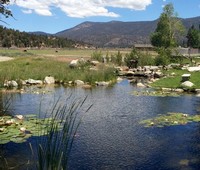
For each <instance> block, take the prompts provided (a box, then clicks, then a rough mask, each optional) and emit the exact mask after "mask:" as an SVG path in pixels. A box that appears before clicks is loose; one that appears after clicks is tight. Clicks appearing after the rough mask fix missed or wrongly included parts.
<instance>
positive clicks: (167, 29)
mask: <svg viewBox="0 0 200 170" xmlns="http://www.w3.org/2000/svg"><path fill="white" fill-rule="evenodd" d="M183 32H184V27H183V24H182V23H181V21H180V20H179V19H178V18H177V14H176V13H175V12H174V7H173V4H172V3H170V4H167V5H166V6H165V7H164V9H163V13H162V14H161V16H160V18H159V21H158V24H157V28H156V30H155V32H154V33H153V34H152V35H151V44H152V45H153V46H156V47H163V48H170V47H176V46H177V45H178V41H177V39H178V37H179V36H180V35H181V34H182V33H183Z"/></svg>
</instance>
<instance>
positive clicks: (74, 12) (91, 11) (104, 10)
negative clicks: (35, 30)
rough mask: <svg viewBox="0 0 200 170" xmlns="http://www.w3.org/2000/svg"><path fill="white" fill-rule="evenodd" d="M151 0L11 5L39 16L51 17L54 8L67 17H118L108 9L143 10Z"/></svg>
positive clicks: (15, 0)
mask: <svg viewBox="0 0 200 170" xmlns="http://www.w3.org/2000/svg"><path fill="white" fill-rule="evenodd" d="M151 1H152V0H85V1H83V0H11V4H16V5H18V6H20V7H22V8H23V9H25V10H23V12H24V13H26V11H29V12H30V11H34V12H35V13H37V14H39V15H44V16H52V12H51V8H52V7H56V8H59V9H60V10H62V11H63V12H64V13H66V15H67V16H69V17H78V18H84V17H89V16H107V17H119V14H117V13H114V12H112V11H109V10H108V7H114V8H116V7H117V8H125V9H132V10H145V9H146V7H147V6H148V5H150V4H151Z"/></svg>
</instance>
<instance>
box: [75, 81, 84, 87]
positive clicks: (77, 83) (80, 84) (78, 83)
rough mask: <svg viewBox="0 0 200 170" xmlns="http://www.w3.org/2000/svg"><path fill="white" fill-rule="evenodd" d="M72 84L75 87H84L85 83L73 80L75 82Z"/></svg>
mask: <svg viewBox="0 0 200 170" xmlns="http://www.w3.org/2000/svg"><path fill="white" fill-rule="evenodd" d="M74 84H75V85H77V86H82V85H84V84H85V83H84V82H83V81H82V80H75V81H74Z"/></svg>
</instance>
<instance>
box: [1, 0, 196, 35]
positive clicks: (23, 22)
mask: <svg viewBox="0 0 200 170" xmlns="http://www.w3.org/2000/svg"><path fill="white" fill-rule="evenodd" d="M168 3H173V5H174V9H175V11H176V12H177V13H178V16H179V17H181V18H190V17H197V16H199V15H200V0H190V1H189V0H84V1H83V0H11V4H10V5H9V8H10V9H11V10H12V13H13V15H14V18H15V19H13V18H9V19H3V18H2V19H3V20H5V21H6V22H7V25H6V24H3V23H2V24H3V26H6V27H8V28H12V29H17V30H19V31H26V32H29V31H43V32H47V33H57V32H59V31H62V30H65V29H69V28H72V27H74V26H76V25H78V24H80V23H82V22H84V21H94V22H107V21H113V20H117V21H125V22H126V21H151V20H155V19H157V18H159V16H160V14H161V12H162V10H163V6H164V5H166V4H168Z"/></svg>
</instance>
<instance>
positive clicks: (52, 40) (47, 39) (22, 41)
mask: <svg viewBox="0 0 200 170" xmlns="http://www.w3.org/2000/svg"><path fill="white" fill-rule="evenodd" d="M74 46H75V41H72V40H68V39H67V38H58V37H56V36H53V35H50V34H46V35H45V34H43V35H36V34H33V33H26V32H20V31H17V30H13V29H7V28H5V27H2V26H0V47H7V48H10V47H18V48H28V47H37V48H41V47H50V48H66V47H74Z"/></svg>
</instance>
